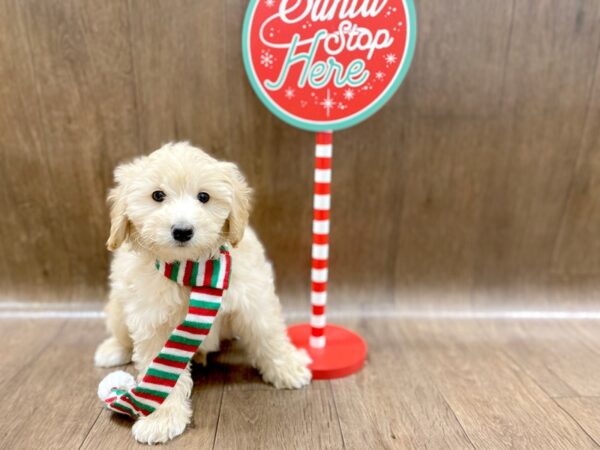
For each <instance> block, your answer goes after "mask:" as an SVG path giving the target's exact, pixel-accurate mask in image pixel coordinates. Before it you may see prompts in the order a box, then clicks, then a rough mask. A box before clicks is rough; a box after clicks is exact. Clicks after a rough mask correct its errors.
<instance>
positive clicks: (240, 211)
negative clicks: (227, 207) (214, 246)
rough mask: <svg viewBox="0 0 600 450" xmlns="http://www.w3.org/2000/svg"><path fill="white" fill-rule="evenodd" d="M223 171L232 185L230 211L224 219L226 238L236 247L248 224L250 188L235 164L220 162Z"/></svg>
mask: <svg viewBox="0 0 600 450" xmlns="http://www.w3.org/2000/svg"><path fill="white" fill-rule="evenodd" d="M222 164H223V166H224V170H225V173H226V175H227V178H228V180H229V182H230V183H231V187H232V190H231V191H232V195H233V198H232V201H231V211H230V213H229V217H228V218H227V220H226V221H225V228H224V230H225V232H226V236H227V239H228V240H229V242H230V243H231V245H233V246H234V247H236V246H237V245H238V244H239V242H240V241H241V240H242V238H243V237H244V230H245V229H246V226H247V225H248V218H249V217H250V207H251V201H252V189H251V188H250V187H249V186H248V183H246V180H245V178H244V176H243V175H242V173H241V172H240V170H239V169H238V168H237V166H236V165H235V164H233V163H222Z"/></svg>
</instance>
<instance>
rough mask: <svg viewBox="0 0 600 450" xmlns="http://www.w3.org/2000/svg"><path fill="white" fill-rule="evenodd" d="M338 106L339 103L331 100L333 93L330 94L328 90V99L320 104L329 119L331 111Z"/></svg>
mask: <svg viewBox="0 0 600 450" xmlns="http://www.w3.org/2000/svg"><path fill="white" fill-rule="evenodd" d="M336 104H337V102H336V101H335V100H333V99H332V98H331V93H330V92H329V89H327V97H325V99H324V100H323V101H322V102H321V103H320V105H321V106H322V107H323V108H325V112H326V113H327V117H329V114H330V113H331V109H332V108H333V107H335V105H336Z"/></svg>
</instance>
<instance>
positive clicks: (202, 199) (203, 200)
mask: <svg viewBox="0 0 600 450" xmlns="http://www.w3.org/2000/svg"><path fill="white" fill-rule="evenodd" d="M198 200H200V203H206V202H208V201H209V200H210V195H208V194H207V193H206V192H200V193H199V194H198Z"/></svg>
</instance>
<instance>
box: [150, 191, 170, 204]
mask: <svg viewBox="0 0 600 450" xmlns="http://www.w3.org/2000/svg"><path fill="white" fill-rule="evenodd" d="M166 196H167V194H165V193H164V192H163V191H154V192H153V193H152V200H154V201H155V202H162V201H163V200H164V199H165V197H166Z"/></svg>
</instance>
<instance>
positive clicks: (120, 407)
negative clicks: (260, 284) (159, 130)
mask: <svg viewBox="0 0 600 450" xmlns="http://www.w3.org/2000/svg"><path fill="white" fill-rule="evenodd" d="M156 268H157V269H158V271H159V272H160V273H162V274H163V275H164V276H165V277H167V278H168V279H170V280H172V281H175V282H176V283H177V284H179V285H183V286H191V287H192V290H191V294H190V299H189V306H188V313H187V315H186V316H185V319H184V321H183V322H182V323H181V324H180V325H178V326H177V327H176V328H175V329H174V330H173V332H172V333H171V336H169V339H168V340H167V342H166V343H165V345H164V347H163V348H162V350H161V351H160V353H159V354H158V355H157V356H156V357H155V358H154V360H153V361H152V363H151V364H150V366H149V367H148V369H147V370H146V373H145V374H144V376H143V378H142V381H141V382H140V383H139V384H138V385H136V384H135V381H134V379H133V377H132V376H131V375H130V374H128V373H127V372H123V371H117V372H113V373H110V374H109V375H107V376H106V377H105V378H104V379H103V380H102V382H101V383H100V385H99V387H98V396H99V397H100V399H101V400H102V401H103V402H104V404H105V406H106V407H107V408H108V409H111V410H113V411H116V412H118V413H122V414H127V415H129V416H131V417H133V418H138V417H141V416H147V415H149V414H152V412H154V410H155V409H156V408H158V407H159V406H160V405H161V404H162V403H163V402H164V401H165V399H166V398H167V397H168V396H169V394H170V393H171V392H172V391H173V388H174V386H175V384H176V383H177V380H178V379H179V376H180V375H181V374H182V373H183V372H184V371H185V370H186V369H187V366H188V364H189V362H190V360H191V359H192V357H193V356H194V353H195V352H196V350H198V347H200V345H201V344H202V341H203V340H204V338H205V336H206V335H207V334H208V333H209V331H210V328H211V326H212V323H213V321H214V319H215V317H216V315H217V312H218V311H219V307H220V306H221V298H222V296H223V291H224V290H225V289H227V287H228V285H229V276H230V274H231V255H230V254H229V251H228V250H227V249H226V248H225V247H222V248H221V250H220V255H219V258H217V259H210V260H208V261H206V262H203V263H199V262H193V261H186V262H185V263H180V262H174V263H163V262H158V261H157V263H156Z"/></svg>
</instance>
